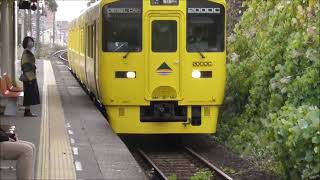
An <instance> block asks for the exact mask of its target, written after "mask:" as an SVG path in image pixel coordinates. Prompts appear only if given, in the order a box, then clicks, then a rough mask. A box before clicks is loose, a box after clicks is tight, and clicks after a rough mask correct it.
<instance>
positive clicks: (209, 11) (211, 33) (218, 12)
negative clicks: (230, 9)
mask: <svg viewBox="0 0 320 180" xmlns="http://www.w3.org/2000/svg"><path fill="white" fill-rule="evenodd" d="M192 2H193V1H191V3H189V4H190V5H189V6H188V9H187V10H188V17H187V50H188V51H189V52H223V51H224V44H225V42H224V41H225V38H224V34H225V23H224V21H225V20H224V17H225V13H224V7H223V6H222V5H218V4H216V3H212V2H206V3H201V4H198V3H197V2H196V3H194V4H192Z"/></svg>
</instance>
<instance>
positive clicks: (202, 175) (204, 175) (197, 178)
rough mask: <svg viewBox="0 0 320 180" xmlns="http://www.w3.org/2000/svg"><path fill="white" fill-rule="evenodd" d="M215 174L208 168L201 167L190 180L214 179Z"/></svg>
mask: <svg viewBox="0 0 320 180" xmlns="http://www.w3.org/2000/svg"><path fill="white" fill-rule="evenodd" d="M212 177H213V174H212V172H211V171H210V170H208V169H200V170H198V172H196V173H195V174H194V175H193V176H192V177H191V178H190V180H209V179H212Z"/></svg>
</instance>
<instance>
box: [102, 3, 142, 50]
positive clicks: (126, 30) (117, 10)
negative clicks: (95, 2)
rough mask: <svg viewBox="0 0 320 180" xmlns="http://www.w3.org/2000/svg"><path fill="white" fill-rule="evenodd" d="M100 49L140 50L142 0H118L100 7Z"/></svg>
mask: <svg viewBox="0 0 320 180" xmlns="http://www.w3.org/2000/svg"><path fill="white" fill-rule="evenodd" d="M102 12H103V20H102V22H103V25H102V50H103V51H104V52H140V51H142V0H120V1H117V2H113V3H110V4H107V5H105V6H104V7H103V9H102Z"/></svg>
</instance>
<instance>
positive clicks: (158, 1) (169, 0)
mask: <svg viewBox="0 0 320 180" xmlns="http://www.w3.org/2000/svg"><path fill="white" fill-rule="evenodd" d="M178 4H179V0H151V5H178Z"/></svg>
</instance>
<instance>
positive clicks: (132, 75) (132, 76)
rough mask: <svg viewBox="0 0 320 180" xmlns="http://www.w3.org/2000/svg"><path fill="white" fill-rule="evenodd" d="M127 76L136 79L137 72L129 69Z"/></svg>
mask: <svg viewBox="0 0 320 180" xmlns="http://www.w3.org/2000/svg"><path fill="white" fill-rule="evenodd" d="M127 78H129V79H134V78H136V72H133V71H128V72H127Z"/></svg>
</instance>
